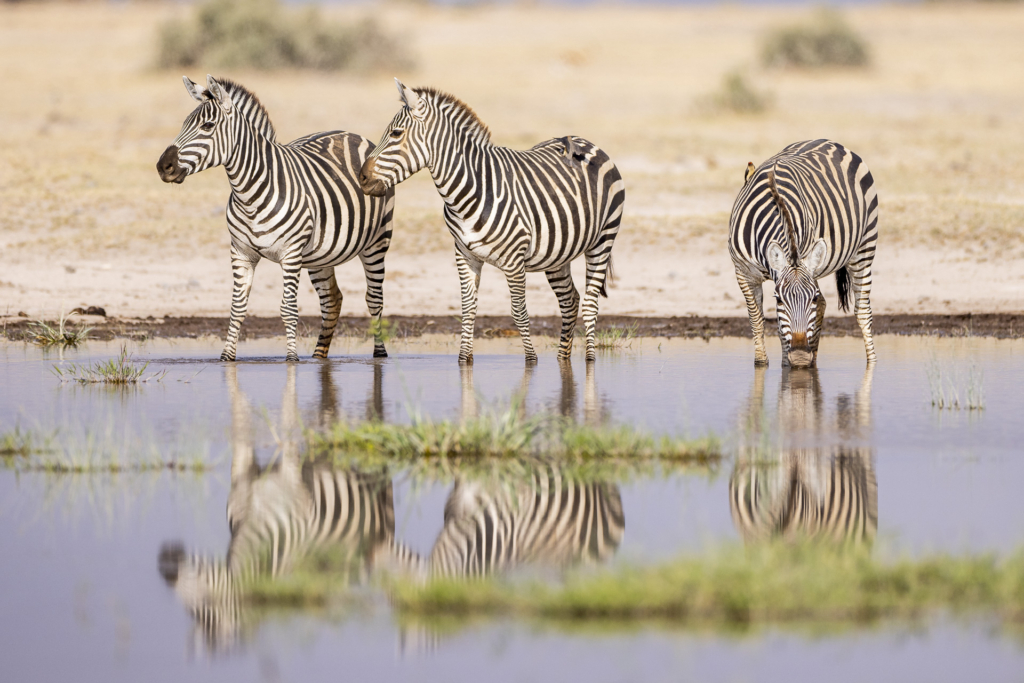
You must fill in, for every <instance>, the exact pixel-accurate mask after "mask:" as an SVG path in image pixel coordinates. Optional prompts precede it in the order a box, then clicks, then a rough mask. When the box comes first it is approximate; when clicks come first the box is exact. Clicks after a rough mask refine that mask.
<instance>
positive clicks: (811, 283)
mask: <svg viewBox="0 0 1024 683" xmlns="http://www.w3.org/2000/svg"><path fill="white" fill-rule="evenodd" d="M768 185H769V187H770V188H771V193H772V198H773V199H774V200H775V204H776V206H778V208H779V213H781V214H782V218H783V221H784V223H785V225H786V236H787V240H786V241H787V242H788V243H789V248H788V249H786V248H784V247H783V246H782V244H780V243H779V241H778V240H772V241H771V242H770V243H769V244H768V252H767V256H768V266H769V267H770V268H771V271H772V280H773V281H774V282H775V302H776V309H777V311H778V319H779V338H780V339H782V344H783V349H782V352H783V354H784V355H785V360H787V361H788V362H789V365H790V366H792V367H794V368H806V367H811V366H813V365H814V361H815V355H816V354H815V349H817V348H818V344H817V338H818V334H820V332H821V330H820V323H821V319H822V318H823V317H824V315H825V297H824V296H822V294H821V289H820V288H819V287H818V277H820V275H821V273H822V271H823V269H824V267H825V263H826V256H827V251H828V250H827V248H826V245H825V240H823V239H818V240H816V241H815V242H814V244H813V245H812V246H811V250H810V253H808V255H807V257H806V258H800V253H799V251H798V247H797V235H796V229H795V227H794V226H793V218H792V216H791V215H790V213H789V209H788V208H787V207H786V205H785V203H784V202H783V200H782V196H781V195H780V194H779V191H778V188H777V187H776V185H775V170H774V169H772V170H771V171H770V172H769V174H768Z"/></svg>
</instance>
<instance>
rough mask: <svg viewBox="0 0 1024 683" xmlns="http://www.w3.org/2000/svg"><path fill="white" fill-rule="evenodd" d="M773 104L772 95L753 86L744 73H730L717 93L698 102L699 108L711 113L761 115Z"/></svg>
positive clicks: (723, 79)
mask: <svg viewBox="0 0 1024 683" xmlns="http://www.w3.org/2000/svg"><path fill="white" fill-rule="evenodd" d="M771 102H772V96H771V94H770V93H768V92H765V91H761V90H757V89H756V88H754V87H753V86H751V85H750V83H748V82H747V78H746V76H744V75H743V73H742V72H740V71H730V72H729V73H727V74H725V75H724V76H723V77H722V85H721V87H720V88H719V89H718V90H717V91H715V92H713V93H710V94H709V95H705V96H704V97H703V98H701V99H700V100H698V102H697V108H698V109H699V110H704V111H706V112H709V113H717V112H733V113H736V114H760V113H761V112H764V111H766V110H767V109H768V108H769V107H770V106H771Z"/></svg>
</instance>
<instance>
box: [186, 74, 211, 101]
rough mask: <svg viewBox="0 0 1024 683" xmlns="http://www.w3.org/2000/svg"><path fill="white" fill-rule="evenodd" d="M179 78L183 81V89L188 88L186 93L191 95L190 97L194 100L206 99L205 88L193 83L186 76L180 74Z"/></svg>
mask: <svg viewBox="0 0 1024 683" xmlns="http://www.w3.org/2000/svg"><path fill="white" fill-rule="evenodd" d="M181 80H182V81H184V82H185V90H188V94H189V95H191V96H192V99H193V100H195V101H196V102H205V101H206V88H204V87H203V86H201V85H199V84H198V83H194V82H193V81H192V79H191V78H189V77H188V76H182V77H181Z"/></svg>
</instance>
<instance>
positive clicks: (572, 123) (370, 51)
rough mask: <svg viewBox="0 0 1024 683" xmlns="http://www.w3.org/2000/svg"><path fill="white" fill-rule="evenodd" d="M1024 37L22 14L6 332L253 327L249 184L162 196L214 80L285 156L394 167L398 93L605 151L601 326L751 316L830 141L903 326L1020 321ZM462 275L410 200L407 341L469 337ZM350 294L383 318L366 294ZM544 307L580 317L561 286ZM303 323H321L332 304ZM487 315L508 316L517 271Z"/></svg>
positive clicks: (265, 294)
mask: <svg viewBox="0 0 1024 683" xmlns="http://www.w3.org/2000/svg"><path fill="white" fill-rule="evenodd" d="M1021 36H1024V2H920V3H900V4H890V3H869V2H862V3H842V4H837V5H832V6H818V5H811V4H805V3H787V4H765V3H761V2H756V3H729V4H726V3H713V2H707V3H693V2H687V3H668V2H663V3H637V2H629V3H585V2H570V3H538V2H518V3H499V2H480V3H471V2H470V3H466V2H439V3H430V2H417V1H415V0H408V1H405V0H392V1H388V2H378V3H351V4H350V3H325V4H320V5H315V4H306V3H297V2H292V3H280V2H278V1H277V0H202V1H200V2H194V3H188V2H75V3H60V2H3V3H0V83H2V84H3V96H2V97H0V315H3V316H7V317H9V318H11V317H17V315H18V314H19V313H21V314H25V315H27V316H30V317H40V316H50V317H55V316H56V315H57V314H58V313H59V311H60V310H68V309H70V308H72V307H75V306H83V305H99V306H103V307H105V308H106V311H107V313H108V315H111V316H120V317H132V316H137V317H146V316H149V315H153V316H156V317H160V316H163V315H167V314H171V313H173V314H176V315H183V314H202V315H218V316H224V315H226V314H227V312H228V302H229V295H230V270H229V267H228V239H227V231H226V228H225V227H224V219H223V210H224V205H225V203H226V200H227V195H228V192H229V186H228V183H227V179H226V177H225V174H224V173H223V171H221V170H219V169H214V170H210V171H207V172H205V173H203V174H200V175H198V176H195V177H192V178H189V179H188V180H187V181H186V182H185V183H184V184H183V185H180V186H169V185H164V184H163V183H162V182H160V180H159V178H158V177H157V174H156V171H155V163H156V160H157V158H158V157H159V155H160V153H161V152H162V151H163V149H164V148H165V147H166V146H167V145H168V144H170V143H171V142H172V141H173V139H174V137H175V136H176V135H177V132H178V130H179V127H180V125H181V122H182V121H183V119H184V118H185V117H186V116H187V115H188V113H189V112H190V111H191V110H192V108H193V105H194V102H193V101H192V100H191V98H190V97H189V96H188V95H187V93H186V92H185V90H184V88H183V87H182V85H181V76H182V75H183V74H186V75H188V76H189V77H191V78H192V79H193V80H196V81H200V82H203V81H204V80H205V77H206V74H208V73H211V74H214V75H216V76H221V77H227V78H231V79H233V80H236V81H238V82H240V83H242V84H244V85H245V86H247V87H248V88H250V89H251V90H253V91H254V92H255V93H257V95H258V96H259V97H260V99H261V100H262V102H263V103H264V104H265V105H266V107H267V109H268V110H269V112H270V115H271V118H272V120H273V122H274V124H275V126H276V128H277V132H278V140H279V141H287V140H291V139H294V138H297V137H300V136H302V135H306V134H309V133H313V132H317V131H323V130H335V129H342V130H348V131H353V132H357V133H360V134H362V135H364V136H366V137H368V138H370V139H371V140H373V141H377V140H378V139H379V136H380V135H381V133H382V132H383V130H384V127H385V126H386V124H387V123H388V122H389V121H390V119H391V117H392V116H393V115H394V113H395V112H396V111H397V107H398V99H397V93H396V92H395V87H394V83H393V81H392V78H393V77H394V76H398V77H400V78H401V79H402V80H403V81H404V82H406V83H407V84H409V85H413V86H419V85H430V86H434V87H436V88H440V89H442V90H446V91H449V92H451V93H453V94H455V95H457V96H458V97H460V98H461V99H462V100H464V101H465V102H466V103H468V104H469V105H470V106H471V107H473V108H474V109H475V111H476V112H477V113H478V114H479V116H480V117H481V119H482V120H483V121H484V122H485V123H487V124H488V125H489V127H490V128H491V130H492V133H493V140H494V142H495V143H496V144H500V145H508V146H512V147H517V148H525V147H529V146H532V145H534V144H536V143H537V142H540V141H542V140H545V139H548V138H551V137H556V136H562V135H566V134H575V135H581V136H584V137H587V138H589V139H591V140H593V141H594V142H596V143H597V144H598V145H600V146H601V147H603V148H604V149H605V150H607V151H608V153H609V154H610V156H611V157H612V158H613V159H614V160H616V162H617V163H618V165H619V166H620V168H621V171H622V174H623V176H624V179H625V181H626V187H627V199H626V206H625V218H624V221H623V225H622V231H621V233H620V238H619V240H618V242H617V243H616V249H615V256H616V259H617V266H618V269H619V275H620V277H619V285H618V288H617V289H616V290H614V291H613V293H612V296H611V298H610V299H608V300H607V301H603V302H602V312H608V313H622V314H640V315H644V314H648V315H651V314H658V315H688V314H704V315H708V314H714V315H737V316H741V315H743V314H744V309H743V307H742V297H741V296H740V294H739V291H738V288H737V287H736V284H735V279H734V276H733V273H732V268H731V262H730V260H729V257H728V253H727V249H726V246H725V238H726V234H727V231H728V214H729V211H730V209H731V206H732V201H733V199H734V198H735V195H736V193H737V191H738V190H739V188H740V185H741V183H742V179H743V173H744V170H745V168H746V165H747V162H748V161H753V162H754V163H755V164H756V163H759V162H760V161H762V160H764V159H765V158H767V157H768V156H770V155H772V154H774V153H775V152H777V151H778V150H780V149H781V148H782V147H783V146H785V145H787V144H789V143H791V142H795V141H797V140H804V139H813V138H818V137H828V138H832V139H835V140H837V141H839V142H841V143H843V144H845V145H846V146H848V147H849V148H851V149H853V150H854V151H856V152H858V153H859V154H860V155H861V156H862V157H864V159H865V160H866V161H867V163H868V165H869V167H870V168H871V169H872V171H873V172H874V175H875V178H876V182H877V186H878V189H879V198H880V205H881V220H880V244H879V251H878V256H877V259H876V277H875V295H874V302H875V311H876V313H886V312H925V313H929V312H931V313H943V312H963V311H976V312H996V311H1016V310H1020V309H1021V304H1020V296H1019V293H1020V292H1021V291H1022V289H1021V287H1022V286H1024V265H1022V259H1021V258H1020V257H1021V255H1022V253H1024V240H1022V237H1021V235H1022V230H1021V228H1022V226H1024V164H1022V160H1024V122H1022V118H1021V111H1024V40H1021ZM453 260H454V259H453V258H452V245H451V239H450V237H449V235H448V234H447V231H446V230H445V229H444V227H443V223H442V221H441V200H440V199H439V198H438V197H437V194H436V191H435V190H434V188H433V185H432V183H431V182H430V179H429V177H428V176H427V175H426V174H425V173H421V174H420V175H419V176H416V177H414V178H413V179H412V180H410V181H409V182H407V183H406V184H405V185H403V186H401V187H400V188H399V190H398V195H397V206H396V229H395V238H394V242H393V246H392V250H391V253H390V254H389V259H388V276H387V277H388V279H387V281H386V289H385V296H386V301H385V314H388V313H391V314H399V313H433V314H438V313H445V312H451V313H455V312H456V309H457V307H458V305H459V298H458V279H457V276H456V273H455V269H454V268H453V267H452V266H453ZM256 277H257V279H256V287H255V290H254V295H253V299H252V301H251V306H250V312H251V313H253V314H258V315H271V316H275V315H277V311H278V308H279V301H280V288H279V283H280V274H279V269H278V268H277V266H275V265H273V264H265V265H263V266H262V267H261V269H260V270H259V271H258V272H257V276H256ZM339 280H340V282H341V286H342V289H343V291H344V292H345V293H346V295H347V296H346V298H347V303H346V304H345V308H344V313H346V314H354V315H365V309H364V307H363V305H362V293H363V291H364V285H363V282H362V271H361V269H360V268H359V267H358V265H350V266H349V267H341V268H339ZM578 282H579V280H578ZM832 286H833V285H832V284H831V283H829V284H828V289H827V290H826V291H831V287H832ZM530 289H531V293H530V295H529V296H530V297H531V303H530V310H531V312H535V313H536V314H542V313H543V314H555V312H556V311H557V305H556V303H555V299H554V296H553V295H552V294H551V293H550V290H549V289H548V287H547V285H546V283H545V281H544V278H543V275H541V274H535V275H533V276H531V279H530ZM770 300H771V299H770V298H769V301H770ZM830 300H831V301H832V302H833V303H832V304H830V305H831V306H833V308H831V309H830V311H833V312H834V298H831V297H830ZM300 304H301V306H302V312H303V313H306V314H315V313H316V312H317V310H318V309H317V306H316V297H315V295H314V294H313V293H312V289H311V287H309V284H308V281H304V283H303V288H302V299H301V302H300ZM480 312H481V313H482V314H488V313H490V314H505V313H507V312H508V298H507V288H506V286H505V283H504V282H503V278H501V277H500V275H499V274H498V273H497V272H496V271H493V270H488V271H486V272H485V275H484V284H483V288H482V294H481V307H480Z"/></svg>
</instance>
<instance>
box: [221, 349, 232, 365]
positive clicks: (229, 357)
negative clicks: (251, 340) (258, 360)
mask: <svg viewBox="0 0 1024 683" xmlns="http://www.w3.org/2000/svg"><path fill="white" fill-rule="evenodd" d="M220 359H221V360H222V361H227V362H229V363H230V362H234V360H235V354H233V353H228V352H227V351H225V352H224V353H222V354H220Z"/></svg>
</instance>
